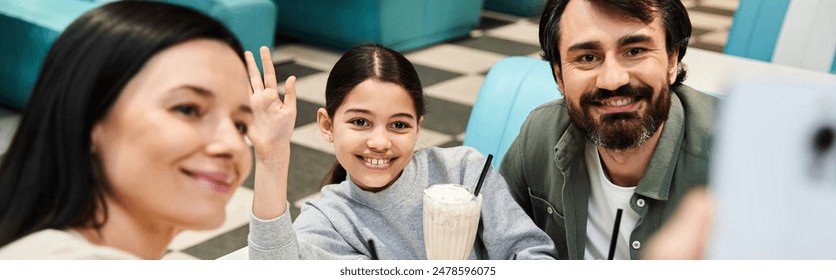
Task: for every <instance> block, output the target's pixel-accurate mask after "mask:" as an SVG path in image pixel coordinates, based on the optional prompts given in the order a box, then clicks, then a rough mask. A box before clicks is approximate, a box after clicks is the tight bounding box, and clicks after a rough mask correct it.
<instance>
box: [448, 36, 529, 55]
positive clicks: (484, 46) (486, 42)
mask: <svg viewBox="0 0 836 280" xmlns="http://www.w3.org/2000/svg"><path fill="white" fill-rule="evenodd" d="M456 44H457V45H461V46H465V47H471V48H474V49H479V50H484V51H489V52H495V53H498V54H502V55H506V56H513V55H529V54H532V53H535V52H537V51H539V50H540V47H539V46H535V45H529V44H525V43H520V42H515V41H511V40H505V39H500V38H496V37H490V36H482V37H476V38H470V39H466V40H461V41H458V42H456Z"/></svg>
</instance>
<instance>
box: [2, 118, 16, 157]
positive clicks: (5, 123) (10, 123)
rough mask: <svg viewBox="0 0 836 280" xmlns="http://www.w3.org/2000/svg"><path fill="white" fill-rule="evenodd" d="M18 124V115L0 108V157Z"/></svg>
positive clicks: (7, 146) (10, 141)
mask: <svg viewBox="0 0 836 280" xmlns="http://www.w3.org/2000/svg"><path fill="white" fill-rule="evenodd" d="M18 123H20V113H18V112H14V111H11V110H7V109H6V108H3V107H0V155H2V154H5V153H6V150H8V149H9V145H10V144H11V143H12V138H14V136H15V131H17V125H18Z"/></svg>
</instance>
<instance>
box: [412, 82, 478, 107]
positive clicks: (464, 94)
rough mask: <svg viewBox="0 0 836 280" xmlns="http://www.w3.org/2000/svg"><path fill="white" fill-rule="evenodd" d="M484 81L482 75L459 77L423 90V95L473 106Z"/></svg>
mask: <svg viewBox="0 0 836 280" xmlns="http://www.w3.org/2000/svg"><path fill="white" fill-rule="evenodd" d="M484 80H485V77H484V76H482V75H466V76H461V77H458V78H455V79H451V80H447V81H444V82H442V83H438V84H435V85H432V86H430V87H427V88H426V89H424V93H426V94H427V95H429V96H432V97H437V98H441V99H444V100H447V101H453V102H456V103H459V104H463V105H466V106H473V103H475V102H476V96H478V95H479V89H480V87H481V86H482V81H484Z"/></svg>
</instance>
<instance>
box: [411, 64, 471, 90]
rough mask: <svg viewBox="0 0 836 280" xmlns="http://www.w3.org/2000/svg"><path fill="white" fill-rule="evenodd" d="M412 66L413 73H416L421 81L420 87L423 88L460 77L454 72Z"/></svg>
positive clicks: (416, 65) (419, 65)
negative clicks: (413, 67) (413, 68)
mask: <svg viewBox="0 0 836 280" xmlns="http://www.w3.org/2000/svg"><path fill="white" fill-rule="evenodd" d="M413 65H414V66H415V71H417V72H418V77H419V78H420V79H421V86H423V87H424V88H426V87H428V86H432V85H434V84H437V83H440V82H443V81H446V80H450V79H452V78H455V77H458V76H461V74H458V73H455V72H450V71H446V70H441V69H438V68H433V67H429V66H424V65H421V64H413Z"/></svg>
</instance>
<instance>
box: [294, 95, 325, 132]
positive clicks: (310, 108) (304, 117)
mask: <svg viewBox="0 0 836 280" xmlns="http://www.w3.org/2000/svg"><path fill="white" fill-rule="evenodd" d="M321 107H323V106H322V105H319V104H316V103H313V102H308V101H305V100H301V99H296V127H297V128H298V127H301V126H303V125H306V124H310V123H314V122H316V110H318V109H319V108H321Z"/></svg>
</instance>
